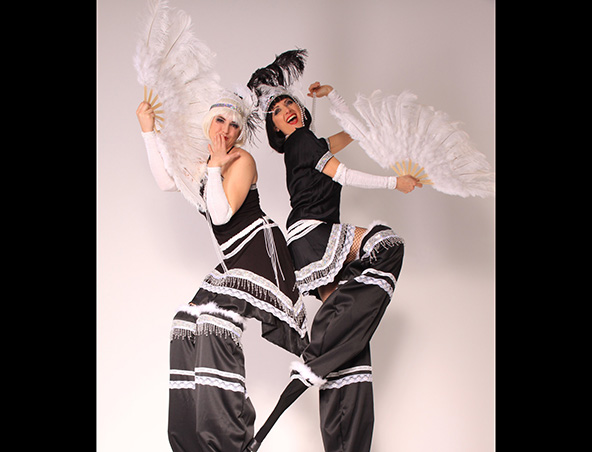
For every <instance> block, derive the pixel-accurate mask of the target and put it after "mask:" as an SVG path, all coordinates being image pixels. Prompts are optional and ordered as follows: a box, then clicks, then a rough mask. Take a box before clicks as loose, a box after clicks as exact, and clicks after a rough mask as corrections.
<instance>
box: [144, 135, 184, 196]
mask: <svg viewBox="0 0 592 452" xmlns="http://www.w3.org/2000/svg"><path fill="white" fill-rule="evenodd" d="M142 138H144V145H145V146H146V152H147V153H148V164H149V165H150V171H151V172H152V176H153V177H154V180H155V181H156V184H157V185H158V188H160V189H161V190H163V191H177V185H176V184H175V181H174V180H173V178H172V177H171V176H170V175H169V173H168V172H167V170H166V168H165V167H164V162H163V160H162V157H161V155H160V151H159V149H163V148H164V143H163V142H162V141H161V140H160V138H158V137H157V136H156V132H154V131H152V132H142Z"/></svg>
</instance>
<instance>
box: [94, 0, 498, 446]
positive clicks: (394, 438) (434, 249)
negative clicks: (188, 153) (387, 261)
mask: <svg viewBox="0 0 592 452" xmlns="http://www.w3.org/2000/svg"><path fill="white" fill-rule="evenodd" d="M171 5H172V6H175V7H178V8H181V9H184V10H185V11H187V12H188V13H189V14H190V15H191V16H192V18H193V23H194V27H195V30H196V32H197V34H198V36H199V37H200V38H201V39H203V40H204V41H205V42H206V43H207V44H208V45H209V46H210V47H211V48H212V50H214V51H215V52H216V54H217V58H216V67H217V69H218V71H219V73H220V75H221V77H222V81H223V83H224V84H225V85H230V84H232V83H235V82H242V83H246V82H247V80H248V79H249V76H250V74H251V73H252V72H253V71H254V70H255V69H256V68H258V67H261V66H264V65H267V64H268V63H270V62H271V61H272V60H273V58H274V56H275V55H276V54H279V53H281V52H283V51H284V50H287V49H291V48H296V47H300V48H306V49H308V51H309V58H308V64H307V68H306V71H305V74H304V77H303V85H305V86H308V84H309V83H312V82H313V81H316V80H320V81H321V82H322V83H329V84H332V85H333V86H334V87H335V88H336V89H338V90H339V92H340V93H341V95H342V96H343V97H344V99H345V100H346V102H348V103H349V104H351V103H352V102H353V100H354V99H355V96H356V94H357V93H364V94H370V93H371V92H372V91H373V90H375V89H381V90H382V91H384V92H386V93H389V94H398V93H400V92H401V91H403V90H405V89H409V90H411V91H412V92H414V93H415V94H417V95H418V96H419V101H420V102H421V103H424V104H428V105H433V106H434V107H435V108H437V109H439V110H444V111H446V112H448V113H449V114H450V115H451V117H452V118H454V119H458V120H461V121H462V122H463V123H464V128H465V130H466V131H467V132H468V133H469V135H470V136H471V138H472V139H473V141H474V143H475V144H476V146H477V148H478V149H479V150H480V151H481V152H483V153H484V154H485V155H486V156H487V158H488V160H489V162H491V163H492V164H494V162H495V3H494V1H492V0H447V1H441V0H385V1H380V0H365V1H364V2H361V1H359V0H314V1H311V0H299V1H297V2H288V1H285V0H249V1H239V0H216V1H213V0H209V1H206V0H171ZM144 8H145V1H144V0H125V1H121V0H98V2H97V80H98V85H97V180H98V186H97V288H98V292H97V446H98V452H132V451H142V452H153V451H167V450H170V448H169V445H168V440H167V435H166V428H167V409H168V345H169V344H168V338H169V328H170V324H171V319H172V316H173V314H174V312H175V311H176V308H177V307H178V306H179V305H180V304H182V303H186V302H188V301H189V300H190V299H191V298H192V297H193V295H194V293H195V292H196V290H197V288H198V286H199V284H200V283H201V280H202V278H203V277H204V275H205V274H206V273H207V272H208V271H209V270H210V269H211V268H212V267H213V266H214V265H215V264H216V257H215V253H214V249H213V247H212V244H211V242H210V238H209V235H208V230H207V226H206V223H205V221H204V220H203V218H202V217H201V215H199V214H198V213H197V212H196V211H195V210H194V209H193V208H192V207H191V206H190V204H189V203H188V202H186V201H185V200H184V199H183V197H182V195H180V194H178V193H164V192H160V191H159V190H158V188H157V187H156V185H155V183H154V181H153V179H152V176H151V174H150V171H149V167H148V162H147V158H146V153H145V150H144V146H143V142H142V139H141V136H140V128H139V125H138V123H137V120H136V117H135V110H136V107H137V105H138V103H139V102H140V101H141V100H142V96H143V90H142V87H141V86H140V85H139V84H138V83H137V80H136V74H135V71H134V69H133V66H132V55H133V53H134V49H135V43H136V36H137V33H138V30H139V27H138V20H139V19H138V16H139V14H140V13H141V12H143V11H144ZM308 106H309V109H310V103H309V104H308ZM316 125H317V134H318V135H319V136H323V135H324V136H326V135H330V134H333V133H335V132H337V131H338V130H339V129H338V128H337V125H336V123H335V121H334V120H333V119H332V118H331V117H330V115H329V113H328V101H326V100H323V99H321V100H319V101H318V104H317V115H316ZM260 136H261V143H260V145H259V146H257V147H253V148H250V149H249V150H250V151H251V152H252V154H253V155H254V157H255V159H256V161H257V165H258V171H259V178H260V182H259V190H260V194H261V198H262V205H263V209H264V210H265V211H266V213H267V214H269V215H270V216H271V217H272V218H274V219H275V220H276V221H277V222H278V223H279V224H280V225H282V228H283V226H284V224H285V219H286V216H287V214H288V211H289V204H288V195H287V192H286V188H285V183H284V168H283V161H282V158H281V157H280V156H279V155H277V154H275V153H274V152H273V151H272V150H271V148H270V147H269V146H268V145H267V144H266V143H267V142H266V138H265V137H264V135H263V134H262V133H261V135H260ZM340 159H341V160H342V161H343V162H344V163H346V164H347V165H348V166H349V167H351V168H355V169H358V170H362V171H367V172H372V173H375V174H387V173H386V172H385V171H384V170H382V169H381V168H380V167H378V166H377V165H376V164H375V163H374V162H373V161H371V160H370V159H369V158H368V157H366V156H365V154H364V152H363V151H362V150H361V149H360V148H359V147H357V146H356V145H355V144H353V145H350V147H349V148H348V149H346V150H344V151H342V153H340ZM494 168H495V167H494ZM369 194H370V193H369V191H364V190H360V189H354V188H349V187H346V188H344V190H343V197H342V212H343V213H342V221H344V222H350V223H354V224H357V225H360V226H366V225H368V224H369V223H370V222H371V221H372V220H374V219H381V220H383V221H385V222H387V223H388V224H389V225H391V226H392V227H393V228H394V229H395V230H396V231H397V232H398V233H399V234H400V235H402V236H403V237H404V238H405V240H406V253H405V261H404V265H403V270H402V272H401V276H400V279H399V284H398V286H397V289H396V291H395V296H394V298H393V301H392V302H391V305H390V306H389V308H388V310H387V312H386V314H385V317H384V319H383V321H382V323H381V326H380V327H379V329H378V331H377V333H376V334H375V336H374V338H373V340H372V352H373V367H374V390H375V413H376V425H375V429H374V440H373V449H372V450H373V452H392V451H397V452H435V451H437V452H491V451H493V450H494V447H495V446H494V428H495V425H494V410H495V407H494V385H495V381H494V371H495V360H494V353H495V336H494V334H495V332H494V326H495V325H494V323H495V317H494V309H495V307H494V303H495V293H494V291H495V287H494V285H495V200H494V199H481V198H468V199H463V198H460V197H453V196H448V195H444V194H442V193H439V192H437V191H435V190H434V189H432V188H431V187H424V188H423V189H421V190H415V191H414V192H413V193H411V194H409V195H403V194H402V193H400V192H398V191H397V192H387V191H373V192H372V193H371V194H372V195H373V196H372V197H369V196H368V195H369ZM283 229H284V230H285V228H283ZM306 304H307V308H308V312H309V324H310V321H311V320H312V318H313V316H314V313H315V312H316V310H317V309H318V302H317V301H316V300H315V299H314V298H311V297H307V298H306ZM259 333H260V331H259V325H258V324H257V323H256V322H254V321H252V322H250V323H249V324H248V328H247V331H246V333H245V336H244V348H245V354H246V365H247V388H248V392H249V394H250V396H251V399H252V401H253V403H254V405H255V408H256V410H257V414H258V418H257V422H256V428H258V427H259V426H260V425H261V424H262V422H263V421H264V419H265V418H266V417H267V415H268V413H269V412H270V410H271V409H272V408H273V405H274V404H275V401H276V399H277V397H278V396H279V393H280V392H281V390H282V389H283V387H284V386H285V385H286V384H287V382H288V365H289V363H290V361H292V360H293V359H294V357H293V356H292V355H289V354H288V353H287V352H285V351H283V350H281V349H279V348H278V347H275V346H273V345H271V344H269V343H267V342H266V341H264V340H263V339H261V337H260V334H259ZM317 397H318V391H317V390H316V389H312V390H309V391H308V392H306V393H305V394H304V395H303V396H302V397H301V398H300V399H299V400H298V401H297V402H296V403H295V404H294V405H293V406H292V407H291V408H290V410H289V411H288V412H286V413H285V414H284V415H283V416H282V418H281V419H280V421H279V422H278V424H276V426H275V428H274V429H273V430H272V432H271V433H270V435H269V436H268V438H267V439H266V441H265V442H264V443H263V446H262V447H261V449H260V451H261V452H272V451H275V452H279V451H281V452H296V451H299V452H301V451H306V452H317V451H318V452H321V451H322V450H323V448H322V442H321V438H320V433H319V428H318V424H319V416H318V401H317V400H318V399H317Z"/></svg>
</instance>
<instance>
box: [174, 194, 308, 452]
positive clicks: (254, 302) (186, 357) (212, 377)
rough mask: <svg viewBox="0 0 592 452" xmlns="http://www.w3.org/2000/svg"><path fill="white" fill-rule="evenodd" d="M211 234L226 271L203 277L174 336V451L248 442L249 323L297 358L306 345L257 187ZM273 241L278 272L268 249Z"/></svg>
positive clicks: (283, 255) (287, 268) (282, 255)
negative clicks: (245, 335) (244, 338)
mask: <svg viewBox="0 0 592 452" xmlns="http://www.w3.org/2000/svg"><path fill="white" fill-rule="evenodd" d="M213 230H214V234H215V236H216V240H217V242H218V244H219V245H220V249H221V251H222V253H223V256H224V263H225V265H226V267H227V271H226V272H224V271H223V268H222V266H221V265H218V266H217V267H216V268H215V269H214V270H213V271H212V272H211V273H210V274H208V275H207V276H206V277H205V279H204V281H203V283H202V285H201V287H200V288H199V290H198V292H197V293H196V295H195V297H194V298H193V300H192V302H191V304H189V305H186V306H182V307H181V308H180V309H179V311H178V312H177V314H176V315H175V318H174V320H173V326H172V330H171V357H170V359H171V382H170V411H169V437H170V442H171V446H172V447H173V450H175V451H196V450H199V451H204V452H205V451H212V452H213V451H216V452H231V451H241V450H243V448H244V447H245V445H246V444H247V443H248V442H249V441H250V440H251V438H252V437H253V423H254V420H255V411H254V409H253V406H252V404H251V401H250V400H249V397H248V394H247V390H246V386H245V368H244V356H243V351H242V346H241V335H242V332H243V330H244V325H245V320H246V318H255V319H257V320H259V321H261V334H262V336H263V337H264V338H265V339H267V340H269V341H270V342H272V343H274V344H276V345H279V346H280V347H282V348H284V349H286V350H288V351H290V352H292V353H294V354H296V355H300V354H301V353H302V351H303V349H304V347H305V346H306V344H307V342H308V337H307V333H306V318H305V317H306V316H305V307H304V304H303V302H302V297H301V296H300V295H299V293H298V290H297V289H296V288H295V284H294V276H293V273H292V272H291V268H292V266H291V263H290V256H289V253H288V250H287V248H286V246H285V240H284V237H283V234H282V232H281V231H280V229H279V227H278V226H277V224H275V223H274V222H273V220H271V219H270V218H269V217H267V216H266V215H265V213H264V212H263V211H262V210H261V208H260V205H259V196H258V192H257V189H256V187H252V188H251V190H250V192H249V194H248V195H247V198H246V199H245V201H244V203H243V205H242V206H241V208H240V209H239V210H238V211H237V212H236V213H235V214H234V215H233V216H232V218H231V219H230V221H229V222H228V223H226V224H223V225H219V226H213ZM270 239H272V240H273V242H274V243H275V256H277V260H276V264H279V268H278V269H276V270H274V268H273V265H272V260H271V259H270V257H269V256H268V254H267V251H266V249H267V248H266V247H268V246H269V244H270ZM276 272H277V273H278V278H277V282H276Z"/></svg>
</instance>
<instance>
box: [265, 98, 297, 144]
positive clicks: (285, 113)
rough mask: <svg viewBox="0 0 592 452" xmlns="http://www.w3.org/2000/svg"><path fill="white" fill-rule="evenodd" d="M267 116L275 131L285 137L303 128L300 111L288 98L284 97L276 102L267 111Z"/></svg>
mask: <svg viewBox="0 0 592 452" xmlns="http://www.w3.org/2000/svg"><path fill="white" fill-rule="evenodd" d="M269 114H270V115H271V117H272V120H273V124H274V126H275V128H276V130H278V131H280V132H282V133H283V134H284V135H285V136H286V137H287V136H289V135H290V134H291V133H292V132H294V131H295V130H296V129H299V128H301V127H303V126H304V123H303V121H302V110H301V109H300V106H299V105H298V104H297V103H296V102H295V101H294V100H293V99H291V98H290V97H285V98H283V99H280V100H279V101H278V102H276V103H275V104H274V105H273V106H272V108H271V109H270V110H269Z"/></svg>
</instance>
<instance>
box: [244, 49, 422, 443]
mask: <svg viewBox="0 0 592 452" xmlns="http://www.w3.org/2000/svg"><path fill="white" fill-rule="evenodd" d="M305 57H306V50H292V51H289V52H285V53H283V54H282V55H280V56H278V57H277V58H276V59H275V61H274V62H273V63H272V64H271V65H269V66H267V67H265V68H261V69H258V70H257V71H255V72H254V73H253V75H252V77H251V80H250V81H249V83H248V84H247V86H248V87H249V88H250V89H251V90H252V91H253V92H254V93H255V94H256V95H257V97H258V99H259V109H260V111H261V112H262V113H264V114H265V123H266V131H267V136H268V140H269V144H270V145H271V147H272V148H274V149H275V150H276V151H278V152H279V153H282V154H283V155H284V163H285V167H286V183H287V187H288V191H289V194H290V204H291V207H292V210H291V212H290V214H289V216H288V220H287V228H288V247H289V250H290V253H291V255H292V258H293V260H294V267H295V270H296V280H297V284H298V287H299V289H300V291H301V292H302V293H303V294H305V295H306V294H311V295H314V296H315V297H317V298H318V299H319V300H321V301H322V302H323V305H322V306H321V308H320V309H319V310H318V312H317V314H316V316H315V319H314V322H313V326H312V329H311V336H310V340H311V343H310V345H309V346H308V348H307V349H306V350H305V351H304V353H303V355H302V357H303V361H304V362H295V363H293V364H292V366H291V367H292V375H291V382H290V384H289V385H288V386H287V388H286V389H285V391H284V392H283V394H282V395H281V397H280V400H279V402H278V404H277V406H276V408H275V409H274V411H273V412H272V414H271V415H270V417H269V418H268V420H267V421H266V423H265V424H264V425H263V426H262V428H261V429H260V430H259V432H258V433H257V435H256V436H255V438H254V440H253V441H252V442H251V444H250V445H249V447H248V448H247V449H246V450H247V451H255V450H257V449H258V448H259V446H260V444H261V441H263V439H264V438H265V436H266V435H267V433H268V432H269V431H270V429H271V427H272V426H273V424H274V423H275V422H276V421H277V419H278V418H279V416H280V415H281V413H282V412H283V411H284V410H285V409H287V407H288V406H289V405H290V404H291V403H293V402H294V401H295V400H296V399H297V398H298V397H299V396H300V394H302V393H303V392H304V391H305V390H306V389H307V388H308V387H310V386H319V388H320V413H321V433H322V437H323V443H324V445H325V451H327V452H365V451H366V452H367V451H369V450H370V444H371V439H372V428H373V422H374V412H373V411H374V410H373V401H372V368H371V363H370V347H369V342H370V338H371V337H372V335H373V333H374V331H375V330H376V328H377V327H378V324H379V322H380V320H381V318H382V315H383V314H384V311H385V309H386V307H387V305H388V303H389V302H390V300H391V297H392V295H393V292H394V289H395V283H396V280H397V278H398V276H399V272H400V270H401V265H402V260H403V240H402V239H401V237H399V236H398V235H397V234H396V233H395V232H394V231H393V230H392V229H391V228H390V227H388V226H387V225H384V224H382V223H380V222H373V223H372V224H370V225H369V226H368V227H367V228H359V227H356V226H354V225H351V224H344V223H341V221H340V198H341V187H342V185H351V186H356V187H361V188H387V189H395V188H396V189H398V190H400V191H402V192H404V193H408V192H410V191H412V190H413V189H414V188H415V187H416V186H417V187H421V184H420V183H419V182H418V181H417V180H416V179H415V178H414V177H412V176H402V177H399V178H397V177H394V176H393V177H382V176H375V175H371V174H366V173H362V172H359V171H355V170H351V169H349V168H347V167H345V166H344V165H343V164H342V163H340V162H339V161H338V160H337V159H336V158H335V155H334V154H335V153H336V152H338V151H340V150H342V149H343V148H344V147H345V146H347V145H348V144H349V143H350V142H351V141H352V139H351V138H350V136H349V135H348V134H347V133H345V132H340V133H338V134H335V135H333V136H331V137H329V138H328V139H319V138H317V137H316V135H315V134H314V133H313V132H312V131H311V130H310V128H309V127H310V124H311V120H312V118H311V115H310V112H309V111H308V110H307V109H306V108H305V107H304V105H303V104H302V102H301V101H300V100H299V99H298V98H297V97H296V96H295V95H294V94H293V93H292V92H291V90H290V85H291V84H292V83H293V81H294V80H295V79H297V78H298V77H299V76H300V75H301V74H302V72H303V70H304V59H305ZM309 95H310V96H315V95H316V96H318V97H324V96H328V97H329V99H331V100H332V101H338V100H339V98H338V95H337V93H336V92H335V91H334V90H333V88H332V87H331V86H329V85H321V84H320V83H313V84H312V85H311V86H310V87H309Z"/></svg>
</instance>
